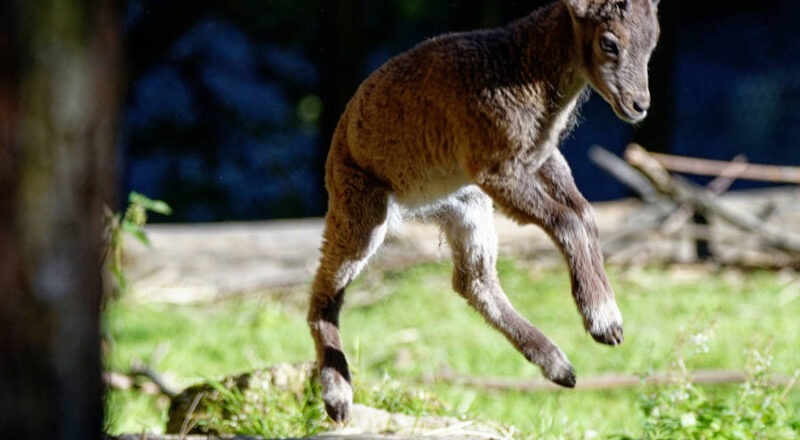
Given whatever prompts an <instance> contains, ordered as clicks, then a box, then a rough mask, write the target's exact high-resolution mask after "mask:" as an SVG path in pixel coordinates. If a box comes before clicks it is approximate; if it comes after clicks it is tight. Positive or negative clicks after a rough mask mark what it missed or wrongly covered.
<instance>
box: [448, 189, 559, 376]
mask: <svg viewBox="0 0 800 440" xmlns="http://www.w3.org/2000/svg"><path fill="white" fill-rule="evenodd" d="M492 211H493V210H492V201H491V199H490V198H489V196H487V195H486V194H484V193H483V192H482V191H480V190H479V189H478V188H477V187H469V188H467V189H466V190H462V191H461V192H460V193H459V194H457V195H456V196H454V197H453V198H452V199H451V201H450V202H449V203H447V204H446V205H444V206H443V207H442V208H441V209H440V211H439V212H438V216H437V219H438V221H439V223H440V225H441V227H442V229H443V230H444V232H445V235H446V236H447V241H448V242H449V243H450V247H451V249H452V253H453V264H454V267H453V288H454V289H455V290H456V291H457V292H458V293H459V294H460V295H461V296H463V297H464V298H466V299H467V301H468V302H469V304H470V305H471V306H472V307H473V308H474V309H475V310H477V311H478V312H479V313H480V314H481V315H482V316H483V317H484V319H486V321H487V322H488V323H489V324H490V325H491V326H492V327H494V328H495V329H497V330H499V331H500V332H501V333H502V334H503V335H504V336H505V337H506V338H507V339H508V340H509V341H510V342H511V343H512V344H513V345H514V347H516V348H517V350H518V351H519V352H520V353H522V355H523V356H525V358H526V359H528V361H530V362H532V363H534V364H536V365H537V366H539V368H540V369H541V371H542V374H544V376H545V377H546V378H547V379H549V380H551V381H553V382H555V383H557V384H559V385H562V386H565V387H574V386H575V372H574V370H573V369H572V365H570V363H569V361H568V360H567V357H566V356H565V355H564V353H563V352H562V351H561V350H560V349H559V348H558V347H557V346H556V345H555V344H554V343H553V342H552V341H551V340H550V339H549V338H548V337H547V336H545V335H544V334H543V333H542V332H541V331H539V329H537V328H536V327H534V326H533V325H532V324H531V323H530V322H528V320H527V319H525V318H524V317H523V316H522V315H520V314H519V313H518V312H517V311H516V310H515V309H514V307H513V306H512V305H511V302H510V301H509V300H508V298H507V297H506V295H505V293H504V292H503V289H502V288H501V287H500V283H499V282H498V279H497V270H496V268H495V264H496V260H497V235H496V233H495V229H494V218H493V214H492Z"/></svg>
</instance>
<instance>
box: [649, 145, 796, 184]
mask: <svg viewBox="0 0 800 440" xmlns="http://www.w3.org/2000/svg"><path fill="white" fill-rule="evenodd" d="M650 156H651V157H652V158H653V159H654V160H656V161H657V162H658V163H659V164H660V165H661V166H662V167H663V168H664V169H666V170H668V171H673V172H677V173H687V174H696V175H699V176H723V177H736V178H737V179H745V180H756V181H762V182H772V183H792V184H796V185H800V167H788V166H776V165H760V164H746V165H742V166H739V167H732V166H731V163H730V162H726V161H724V160H709V159H698V158H694V157H686V156H675V155H671V154H662V153H650Z"/></svg>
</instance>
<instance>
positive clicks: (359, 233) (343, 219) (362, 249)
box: [308, 166, 388, 422]
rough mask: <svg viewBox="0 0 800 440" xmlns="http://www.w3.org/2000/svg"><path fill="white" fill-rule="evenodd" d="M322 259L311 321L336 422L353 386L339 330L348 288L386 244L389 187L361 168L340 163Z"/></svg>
mask: <svg viewBox="0 0 800 440" xmlns="http://www.w3.org/2000/svg"><path fill="white" fill-rule="evenodd" d="M332 176H333V178H332V179H331V180H329V182H328V186H329V193H330V194H329V196H330V203H329V209H328V214H327V216H326V218H325V232H324V236H323V240H324V241H323V245H322V258H321V261H320V267H319V269H318V271H317V275H316V278H315V279H314V284H313V286H312V291H311V301H310V307H309V312H308V323H309V327H310V328H311V335H312V337H313V339H314V345H315V347H316V352H317V365H318V368H319V373H320V382H321V384H322V399H323V401H324V402H325V409H326V411H327V413H328V415H329V416H330V417H331V419H333V420H334V421H336V422H345V421H347V420H348V418H349V416H350V408H351V406H352V401H353V389H352V385H351V383H350V372H349V370H348V367H347V360H346V358H345V355H344V350H343V348H342V341H341V337H340V335H339V311H340V309H341V307H342V304H343V301H344V293H345V288H346V287H347V286H348V284H350V282H351V281H352V280H353V278H355V277H356V275H358V273H359V272H360V271H361V269H363V267H364V266H365V265H366V263H367V260H368V259H369V257H371V256H372V255H373V254H374V253H375V251H376V250H377V249H378V247H379V246H380V245H381V243H383V239H384V237H385V235H386V228H387V208H388V192H387V190H386V189H385V188H384V187H383V186H382V185H380V183H379V182H375V181H374V179H371V178H370V177H369V176H367V175H366V174H364V173H363V172H361V171H360V170H358V169H355V168H352V167H346V166H339V167H336V166H335V167H334V173H333V175H332Z"/></svg>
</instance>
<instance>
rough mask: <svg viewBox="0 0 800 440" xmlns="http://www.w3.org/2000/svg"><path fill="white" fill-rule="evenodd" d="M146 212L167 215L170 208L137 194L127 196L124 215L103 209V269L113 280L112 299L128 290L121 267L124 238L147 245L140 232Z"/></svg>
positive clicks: (145, 235)
mask: <svg viewBox="0 0 800 440" xmlns="http://www.w3.org/2000/svg"><path fill="white" fill-rule="evenodd" d="M148 212H155V213H157V214H162V215H170V214H172V208H170V206H169V205H168V204H166V203H165V202H163V201H161V200H153V199H150V198H148V197H146V196H144V195H142V194H139V193H137V192H131V193H130V195H128V208H127V209H126V210H125V213H112V212H111V211H110V210H108V208H106V245H107V250H106V268H107V270H108V271H109V272H110V273H111V275H112V276H113V278H114V281H115V285H114V286H113V287H112V292H111V296H112V297H115V296H119V295H121V294H124V293H125V292H127V291H128V289H129V288H130V285H129V283H128V278H127V277H126V276H125V271H124V270H123V268H122V253H123V251H124V248H125V240H124V235H125V234H126V233H127V234H128V235H130V236H131V237H133V238H134V239H136V240H137V241H139V242H140V243H142V244H144V245H146V246H150V239H149V238H148V237H147V232H145V230H144V227H145V225H146V224H147V213H148Z"/></svg>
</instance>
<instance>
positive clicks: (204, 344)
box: [106, 261, 800, 438]
mask: <svg viewBox="0 0 800 440" xmlns="http://www.w3.org/2000/svg"><path fill="white" fill-rule="evenodd" d="M498 269H499V272H500V277H501V280H502V283H503V286H504V289H505V290H506V292H507V293H508V295H509V297H510V299H511V301H512V302H513V303H514V304H515V306H516V307H517V309H518V310H520V312H521V313H522V314H523V315H525V316H527V317H528V318H529V319H530V320H531V321H532V322H533V323H534V324H535V325H536V326H538V327H539V328H540V329H541V330H542V331H544V332H545V333H546V334H547V335H548V336H550V337H551V338H552V339H553V340H554V341H555V342H556V343H557V344H558V345H559V346H560V347H561V348H562V350H563V351H564V352H565V353H566V354H567V356H568V357H569V358H570V360H571V362H572V363H573V366H574V367H575V369H576V371H577V374H578V380H579V381H580V378H581V377H590V376H595V375H601V374H646V373H648V372H651V371H665V370H668V369H670V368H673V364H674V361H675V359H676V357H685V358H686V359H687V360H686V362H687V363H688V366H689V368H691V369H729V370H744V368H745V366H746V364H747V362H748V351H749V350H750V349H753V348H757V349H759V350H760V351H762V352H763V351H765V350H766V349H767V348H768V349H769V351H770V352H771V353H772V355H773V358H774V359H773V363H772V366H771V372H772V373H774V374H779V375H786V376H791V375H792V374H794V373H795V371H796V370H797V369H798V368H800V351H799V350H798V347H800V321H798V318H797V317H798V316H800V285H798V284H797V283H792V280H791V279H789V278H787V277H785V276H780V275H778V274H776V273H772V272H766V271H765V272H754V273H748V274H741V273H738V272H728V271H723V272H702V271H700V272H689V273H688V274H687V273H678V272H673V271H668V270H656V269H653V270H644V271H636V272H625V273H618V274H617V273H614V271H613V270H612V271H611V272H612V273H611V274H610V276H611V279H612V284H613V285H614V286H615V289H616V292H617V299H618V302H619V305H620V307H621V309H622V312H623V315H624V317H625V335H626V341H625V344H623V345H622V346H620V347H617V348H610V347H605V346H601V345H598V344H596V343H595V342H594V341H593V340H592V339H591V337H589V336H588V335H587V334H586V333H585V332H584V331H583V328H582V325H581V320H580V317H579V316H578V313H577V312H576V309H575V307H574V304H573V302H572V299H571V297H570V295H569V281H568V278H567V275H566V273H565V272H564V271H561V270H549V271H542V272H534V271H531V270H529V269H528V268H527V267H526V266H525V265H524V264H523V263H518V262H510V261H503V262H501V263H500V265H499V268H498ZM449 272H450V267H449V265H447V264H426V265H419V266H415V267H412V268H409V269H407V270H404V271H401V272H393V273H386V274H384V275H383V276H381V277H377V276H366V277H362V280H361V281H358V282H356V283H355V284H354V285H353V286H352V287H351V289H350V291H349V294H350V295H359V296H361V295H362V294H368V292H372V291H376V290H379V289H380V290H381V291H391V292H393V294H392V295H390V296H388V297H386V298H385V299H383V300H380V301H379V302H377V303H374V304H372V305H369V306H361V307H347V306H345V310H344V311H343V314H342V319H341V326H342V333H343V338H344V343H345V346H346V349H347V351H348V355H349V358H350V362H351V364H352V366H353V369H354V371H355V373H356V380H357V383H358V384H381V383H382V381H383V378H384V377H386V376H390V377H392V378H393V379H394V380H395V381H396V382H399V383H401V384H404V386H407V387H408V389H411V390H415V389H416V390H419V389H423V390H426V391H427V392H428V393H432V394H433V395H435V396H437V398H438V400H439V401H441V402H443V405H444V407H445V408H446V410H445V412H447V413H450V414H456V415H460V414H466V415H467V416H469V417H475V418H479V419H481V420H493V421H498V422H501V423H504V424H508V425H513V426H515V427H516V428H517V429H519V430H520V431H521V432H522V433H524V434H526V435H530V436H532V437H533V438H585V437H592V436H593V435H595V434H596V435H598V436H600V437H603V436H611V435H623V434H626V435H630V436H634V437H637V436H641V435H643V434H642V424H643V419H644V416H643V415H642V412H641V411H640V405H641V403H642V395H645V394H646V392H647V390H645V389H628V390H618V391H607V392H576V391H561V392H548V393H544V392H543V393H516V392H505V393H497V392H494V393H489V392H486V391H483V390H480V389H470V388H466V387H460V386H451V385H448V384H444V383H438V384H435V385H429V386H426V385H420V384H419V383H420V380H421V378H422V376H423V375H425V374H430V373H435V372H437V371H443V370H445V369H446V370H451V371H454V372H456V373H458V374H464V375H474V376H491V377H505V378H517V379H521V380H525V379H531V380H533V379H539V378H540V377H541V375H540V373H539V371H538V369H537V368H536V367H534V366H532V365H530V364H528V363H527V362H526V361H525V360H524V359H523V358H522V356H520V355H519V354H518V353H517V352H516V351H515V350H514V349H513V348H512V347H511V345H510V344H508V343H507V342H506V341H505V340H504V339H503V338H502V336H500V335H499V334H498V333H497V332H495V331H494V330H491V329H490V328H489V327H488V326H486V325H485V324H484V322H483V320H482V319H481V318H480V317H479V316H478V315H477V313H475V312H474V311H473V310H471V309H470V308H469V307H468V306H467V304H466V302H465V301H464V300H463V299H461V298H460V297H459V296H458V295H456V294H454V293H453V292H452V290H451V289H450V273H449ZM376 279H378V280H379V281H376ZM106 321H107V328H108V333H109V334H110V335H111V344H110V349H109V351H108V353H107V356H106V366H107V369H109V370H112V371H125V370H127V369H128V368H129V367H130V365H131V363H132V362H134V361H136V360H141V361H144V362H146V363H148V364H149V365H150V366H152V367H153V368H154V369H155V370H157V371H161V372H164V373H168V374H170V375H172V376H174V377H175V378H176V380H178V382H179V384H180V385H182V386H184V385H189V384H191V383H194V382H197V381H201V380H203V379H204V378H208V377H220V376H222V375H228V374H233V373H239V372H243V371H247V370H250V369H254V368H260V367H265V366H268V365H271V364H275V363H279V362H300V361H305V360H308V359H310V358H311V357H312V356H313V348H312V344H311V340H310V336H309V333H308V330H307V327H306V324H305V311H304V310H299V309H297V308H294V307H292V306H289V305H284V304H280V303H276V302H274V301H271V300H269V299H256V298H248V299H239V300H234V301H228V302H222V303H217V304H213V305H197V306H168V305H156V304H149V303H148V304H146V303H137V302H135V301H133V300H131V299H126V298H123V299H121V300H118V301H115V302H112V303H111V304H110V305H109V307H108V310H107V314H106ZM698 333H702V334H703V335H706V336H708V337H709V341H708V343H707V345H708V352H706V353H701V354H698V355H696V356H683V355H682V354H681V353H684V354H685V352H686V351H687V350H688V351H691V350H693V349H694V348H693V345H692V344H691V341H689V342H686V343H677V345H678V346H679V350H677V352H676V341H681V340H683V339H687V338H688V339H691V337H692V336H693V335H696V334H698ZM695 348H696V347H695ZM362 386H366V385H362ZM706 390H707V393H708V394H709V395H710V396H712V397H713V396H719V397H720V398H725V399H727V398H733V397H732V396H735V394H736V392H735V390H734V389H733V388H732V387H730V386H726V387H709V388H707V389H706ZM378 400H379V399H378ZM787 405H788V408H789V409H790V413H792V414H790V417H792V418H793V420H798V419H800V416H799V415H798V414H797V413H798V410H797V408H799V407H800V396H798V392H796V391H792V392H791V393H789V395H788V403H787ZM412 406H413V405H412ZM107 409H108V415H107V425H108V430H109V431H110V432H112V433H118V432H141V431H148V432H159V431H160V430H162V429H163V422H164V419H165V404H164V402H163V400H162V401H159V400H158V399H154V398H151V397H148V396H143V395H141V394H138V393H137V392H135V391H125V392H122V391H111V392H110V393H109V396H108V398H107Z"/></svg>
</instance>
